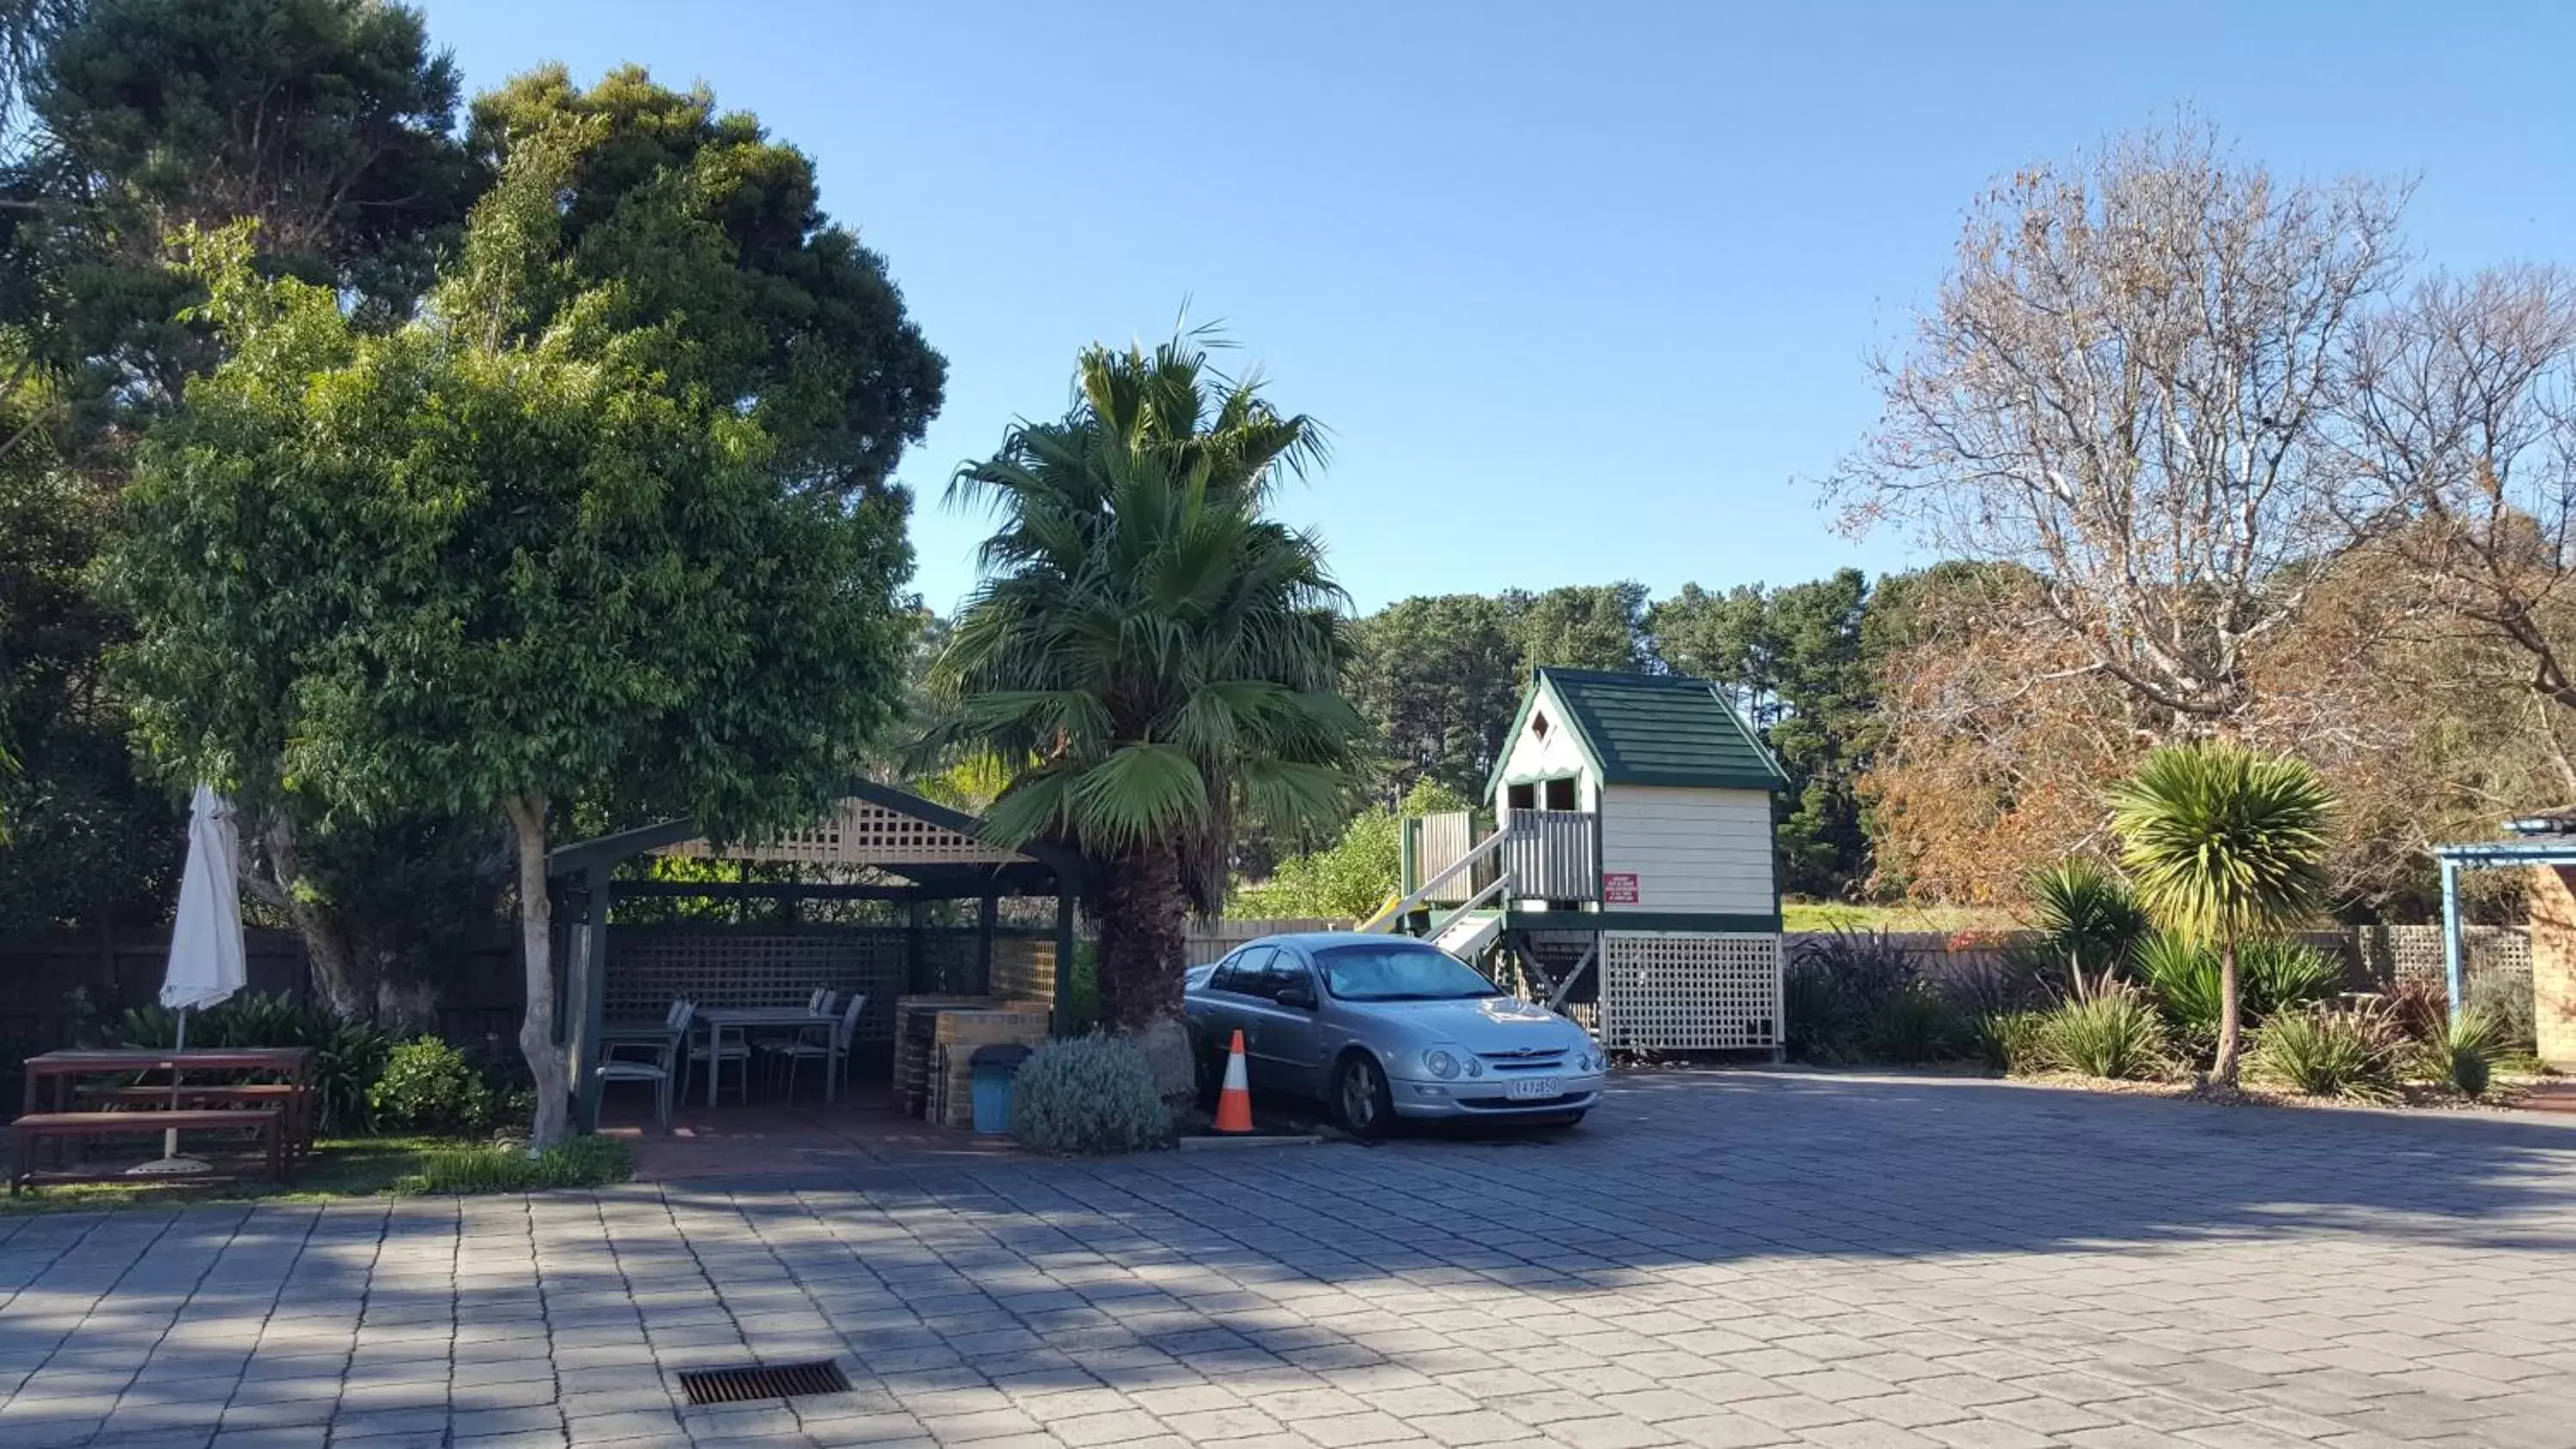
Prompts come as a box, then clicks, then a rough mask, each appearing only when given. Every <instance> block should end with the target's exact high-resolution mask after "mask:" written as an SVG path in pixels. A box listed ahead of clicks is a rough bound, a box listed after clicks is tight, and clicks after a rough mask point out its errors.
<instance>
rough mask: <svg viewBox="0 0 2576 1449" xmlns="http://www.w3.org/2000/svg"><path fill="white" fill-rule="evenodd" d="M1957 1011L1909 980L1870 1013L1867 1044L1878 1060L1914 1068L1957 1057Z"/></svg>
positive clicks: (1959, 1024)
mask: <svg viewBox="0 0 2576 1449" xmlns="http://www.w3.org/2000/svg"><path fill="white" fill-rule="evenodd" d="M1964 1025H1965V1023H1963V1022H1962V1021H1961V1020H1960V1017H1959V1009H1958V1008H1957V1007H1955V1006H1952V1005H1951V1004H1950V1002H1949V999H1948V998H1946V997H1944V996H1943V995H1942V994H1941V993H1940V992H1938V991H1936V990H1934V989H1933V988H1932V987H1931V986H1929V985H1927V984H1925V983H1924V982H1921V981H1909V982H1907V983H1905V984H1904V985H1903V986H1900V987H1898V988H1897V989H1896V990H1894V991H1892V992H1889V993H1888V994H1887V995H1886V996H1885V997H1884V998H1882V999H1881V1000H1880V1001H1879V1003H1878V1009H1877V1010H1875V1011H1873V1012H1871V1013H1870V1018H1869V1030H1868V1035H1867V1041H1868V1045H1869V1051H1870V1054H1871V1055H1872V1056H1874V1057H1876V1058H1877V1059H1879V1060H1880V1061H1888V1062H1902V1063H1905V1064H1907V1065H1914V1064H1918V1063H1922V1062H1933V1061H1941V1060H1944V1059H1946V1058H1948V1057H1952V1056H1955V1055H1957V1054H1958V1052H1959V1048H1960V1037H1961V1036H1962V1035H1963V1030H1962V1028H1963V1027H1964Z"/></svg>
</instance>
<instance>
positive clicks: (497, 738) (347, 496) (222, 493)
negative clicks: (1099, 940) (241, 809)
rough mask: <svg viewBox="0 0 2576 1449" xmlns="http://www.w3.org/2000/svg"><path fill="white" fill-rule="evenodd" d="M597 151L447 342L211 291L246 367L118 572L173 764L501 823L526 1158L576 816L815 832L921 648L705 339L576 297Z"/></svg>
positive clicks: (272, 287) (204, 251) (304, 791)
mask: <svg viewBox="0 0 2576 1449" xmlns="http://www.w3.org/2000/svg"><path fill="white" fill-rule="evenodd" d="M597 134H598V132H597V129H596V128H595V127H592V126H584V125H572V126H567V127H566V128H565V129H563V130H559V131H556V132H553V133H550V134H548V135H545V136H529V137H524V138H521V140H520V142H519V143H518V144H517V145H516V146H515V147H514V149H513V153H512V155H511V156H510V158H509V160H508V163H507V166H506V169H505V170H504V172H503V174H502V177H501V179H500V181H499V183H498V184H497V185H496V187H495V188H494V189H493V191H492V192H491V193H490V194H489V195H487V196H486V198H485V199H484V200H483V201H482V202H481V203H479V204H478V206H477V208H476V211H475V213H474V216H473V219H472V223H471V226H470V228H469V230H468V233H467V237H466V241H465V245H464V249H463V252H462V254H461V255H460V257H459V258H458V260H457V262H456V264H455V265H454V266H453V267H452V268H451V269H450V270H449V271H448V272H447V273H446V275H445V276H444V277H443V279H442V281H441V283H440V285H439V286H438V287H437V289H436V290H435V291H434V292H433V293H432V294H431V296H430V298H429V299H428V302H427V304H426V305H425V306H424V307H423V308H422V310H421V313H420V316H419V317H418V318H417V319H416V320H414V321H412V322H410V323H408V324H406V325H404V326H402V327H400V328H398V329H395V330H393V331H391V332H388V333H381V334H370V333H368V332H366V331H363V330H362V329H361V328H359V327H358V326H356V325H354V324H353V322H352V320H351V318H350V317H349V316H348V315H347V314H346V313H344V312H343V310H342V309H341V308H340V307H339V305H338V303H337V299H336V298H335V297H334V295H333V294H332V293H331V292H330V291H328V290H326V289H324V288H321V287H317V286H312V285H310V284H306V283H303V282H300V281H297V280H294V279H291V278H285V279H277V280H269V281H263V280H262V279H260V277H259V276H258V275H257V274H256V273H255V271H254V270H253V268H252V266H251V261H250V256H249V249H248V246H247V243H246V240H245V236H244V233H243V232H242V231H240V230H230V231H226V232H223V233H218V234H211V235H200V236H198V237H197V238H196V239H195V241H194V244H193V246H192V248H191V250H192V267H191V271H192V273H193V275H195V276H196V277H198V278H199V279H201V280H202V281H203V282H204V283H205V284H206V285H207V286H208V287H209V288H210V289H211V295H212V301H211V304H210V306H209V309H208V310H209V316H210V319H211V320H212V321H213V322H214V324H215V325H216V326H217V327H218V329H219V330H220V332H221V334H222V335H223V338H224V340H225V341H226V342H227V344H228V345H229V348H230V350H231V354H232V355H231V356H230V358H229V359H228V360H227V361H226V362H224V363H223V364H222V365H221V366H220V367H218V368H217V369H216V370H215V371H214V372H213V373H212V374H210V375H209V376H208V377H206V378H204V379H202V380H200V381H199V382H198V383H196V384H195V385H194V386H192V387H191V388H190V390H189V397H188V406H187V408H186V409H185V410H184V411H183V412H182V413H181V414H180V415H178V416H177V417H176V418H175V419H173V420H172V421H171V422H170V423H169V424H168V425H167V426H166V427H165V428H164V429H163V430H162V431H161V432H160V434H159V435H158V436H157V437H156V438H155V440H154V442H153V445H152V447H151V449H150V451H149V453H148V455H147V458H146V466H145V468H144V469H143V472H142V474H141V476H140V477H139V479H138V481H137V483H136V485H135V486H134V488H133V489H132V490H131V500H132V505H133V514H134V530H133V535H132V537H131V539H130V540H129V541H128V542H127V543H126V544H125V545H124V546H123V547H122V548H121V549H120V550H119V551H118V554H117V557H116V559H115V567H114V570H113V572H114V576H115V578H116V580H117V582H118V584H119V586H120V589H121V592H122V594H123V596H124V597H125V598H126V599H127V600H129V601H130V602H131V604H132V606H133V608H134V611H135V615H136V618H137V621H138V625H139V631H140V637H139V638H138V640H137V642H136V643H135V645H134V646H133V648H132V649H131V650H130V651H129V653H128V655H127V656H126V663H127V665H128V667H129V669H130V674H131V677H132V679H133V680H134V682H135V685H136V687H137V689H138V691H139V693H140V695H141V697H142V699H143V701H144V704H143V708H142V710H141V718H142V722H143V725H144V728H145V731H146V737H147V739H148V740H149V742H150V743H151V745H152V747H153V749H154V751H155V753H156V754H157V755H158V756H159V757H160V758H162V759H163V760H165V761H168V762H170V763H172V764H173V765H175V766H177V767H178V768H181V769H183V770H185V771H188V772H190V773H194V774H198V775H201V776H203V777H206V778H210V779H214V780H218V781H220V782H223V783H224V784H226V785H228V786H231V787H233V788H235V789H236V790H239V791H242V792H243V793H245V794H248V795H251V796H253V797H257V796H260V795H263V794H268V793H272V792H278V791H293V792H296V793H298V794H300V795H302V796H305V797H306V798H308V799H309V800H311V801H312V802H314V803H316V804H318V806H319V807H320V808H322V809H323V810H325V811H328V812H345V813H349V814H353V815H357V816H361V817H388V816H397V815H402V814H405V813H413V812H444V813H449V814H453V815H457V816H465V817H472V816H478V815H479V816H483V817H485V818H494V817H497V818H499V819H501V820H504V821H506V822H507V824H508V827H509V830H510V834H511V837H512V839H513V842H514V844H515V847H516V856H517V875H518V908H519V917H520V921H521V924H522V934H523V938H524V947H525V953H526V975H527V1005H526V1014H525V1017H524V1019H523V1022H522V1026H521V1030H520V1034H519V1044H520V1048H521V1051H522V1052H523V1054H524V1055H525V1056H526V1057H527V1059H528V1063H529V1066H530V1067H531V1069H532V1070H533V1072H534V1073H535V1077H536V1083H537V1089H538V1093H539V1108H538V1112H537V1117H536V1121H535V1124H534V1140H535V1142H536V1143H537V1144H538V1145H540V1146H542V1145H544V1144H545V1143H547V1142H549V1141H551V1140H553V1139H554V1138H555V1137H557V1136H558V1135H559V1134H560V1133H561V1132H562V1130H563V1128H564V1123H565V1107H566V1103H567V1101H568V1095H567V1094H568V1091H569V1088H570V1085H571V1084H570V1082H569V1080H568V1076H567V1072H566V1066H565V1062H564V1059H563V1052H562V1049H561V1048H560V1047H559V1046H558V1045H557V1044H556V1042H555V1026H554V1020H553V1014H554V995H555V986H556V983H555V974H554V965H553V958H552V952H551V947H550V941H549V924H550V912H549V907H548V902H547V891H546V876H545V855H546V850H547V848H548V846H549V844H550V843H551V841H552V839H553V829H554V826H555V823H556V822H557V821H558V820H560V819H561V818H563V816H564V815H565V813H566V812H567V811H568V809H569V808H570V807H572V806H573V805H575V804H576V803H583V802H601V801H605V802H610V804H611V806H612V808H616V809H621V810H623V809H632V810H639V811H640V810H646V809H650V810H653V811H656V812H659V813H670V814H688V815H693V816H696V817H698V818H699V819H701V820H704V821H706V822H707V823H708V824H709V826H710V828H711V829H712V830H713V831H714V832H715V833H717V834H719V835H724V834H728V833H733V832H740V831H746V830H752V829H758V828H762V827H765V826H771V825H775V824H778V823H782V822H784V821H786V820H789V819H793V818H797V817H799V816H803V815H806V814H808V813H809V812H811V811H813V810H814V809H817V808H819V807H820V806H821V804H822V803H823V802H824V800H825V799H826V798H827V797H828V795H829V792H830V788H831V787H832V786H833V785H834V784H836V783H837V782H838V781H840V780H841V779H843V778H845V777H846V774H847V772H848V771H850V770H851V769H852V768H853V767H854V766H855V764H856V761H857V758H858V755H859V752H860V750H861V748H862V747H863V746H864V745H865V744H866V742H867V741H868V739H869V737H870V736H871V735H872V734H873V733H874V732H875V731H876V730H877V729H878V728H879V727H880V726H881V725H882V724H883V723H884V722H885V721H887V720H888V719H889V718H890V717H891V715H892V713H893V710H894V707H895V701H896V697H897V694H898V692H899V690H900V687H901V679H902V665H901V652H902V649H903V646H904V643H905V641H906V640H907V639H908V637H909V634H910V631H911V627H912V626H911V621H910V620H909V619H908V618H907V617H906V616H905V615H904V614H903V612H902V610H901V608H900V606H899V603H898V601H897V599H896V597H895V593H894V590H895V587H896V585H897V584H898V583H899V581H900V579H901V577H902V575H903V573H904V572H905V571H906V569H907V568H908V565H909V554H908V551H907V549H906V547H905V545H904V543H903V541H902V539H901V537H900V536H899V534H897V533H895V532H893V531H891V530H889V529H888V527H887V526H886V521H885V519H884V517H883V515H882V514H880V513H878V512H875V511H872V510H866V509H855V510H854V509H850V508H846V507H844V506H843V504H842V502H841V500H840V499H839V498H837V497H835V496H832V495H828V494H821V493H816V492H813V491H808V490H801V489H797V488H793V487H790V486H788V485H787V484H785V483H783V482H782V481H781V480H780V478H779V477H778V475H777V474H776V472H775V471H774V469H773V468H772V467H771V463H772V457H771V454H772V447H773V445H772V442H771V440H770V439H769V437H768V436H767V434H766V433H765V431H764V430H763V429H762V427H761V426H760V425H759V423H758V422H757V421H756V420H755V419H753V418H750V417H746V416H744V415H743V414H742V413H741V412H740V411H738V410H737V409H736V408H735V407H734V406H733V400H732V399H729V398H719V397H714V396H711V395H709V394H708V393H707V392H706V391H705V389H703V388H700V387H689V386H683V385H678V384H675V383H674V381H673V378H674V377H675V376H678V375H685V374H686V373H687V372H688V371H689V370H690V369H689V368H688V367H687V365H686V363H685V354H686V352H687V351H688V349H689V348H690V347H691V346H693V345H694V344H693V343H692V342H691V341H690V340H689V339H688V337H687V336H686V335H685V332H684V330H683V329H681V328H679V327H677V326H673V325H668V324H663V325H645V326H635V325H627V308H626V306H625V299H624V298H623V297H621V296H619V295H618V294H617V292H616V290H615V289H614V288H591V287H586V286H583V285H581V284H580V283H579V281H578V280H577V271H578V268H577V266H575V265H574V264H573V263H572V261H571V260H570V258H569V248H568V245H567V242H566V238H565V235H564V227H563V217H562V215H561V213H560V211H559V209H558V204H557V203H558V198H559V197H561V196H562V195H563V194H564V193H565V190H566V188H567V186H568V184H569V182H570V178H571V177H572V175H573V174H574V172H575V171H576V169H577V168H578V165H579V163H580V159H581V157H582V155H583V147H584V146H585V145H587V144H589V143H591V142H592V141H594V140H595V139H596V138H597Z"/></svg>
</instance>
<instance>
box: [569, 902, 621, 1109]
mask: <svg viewBox="0 0 2576 1449" xmlns="http://www.w3.org/2000/svg"><path fill="white" fill-rule="evenodd" d="M582 878H583V881H584V882H585V884H586V886H587V890H586V891H585V896H586V899H585V900H584V901H583V903H582V904H583V909H584V921H583V926H582V933H581V955H580V964H579V966H578V968H577V972H576V975H575V976H574V982H575V984H576V985H577V986H578V988H579V989H578V990H577V991H575V992H574V993H573V997H572V1012H573V1042H572V1069H573V1073H574V1076H573V1100H574V1102H575V1103H577V1104H578V1110H577V1112H576V1115H575V1120H576V1121H577V1122H578V1123H579V1124H580V1128H581V1130H582V1131H584V1132H596V1131H598V1130H599V1033H600V1018H601V1014H602V1012H603V1011H604V1010H605V1009H606V1003H607V1000H608V903H609V897H610V896H611V895H612V894H613V893H614V891H615V889H616V888H615V887H614V886H612V885H611V884H609V867H608V866H607V865H605V864H602V865H594V866H592V867H590V868H589V869H588V870H586V871H584V872H583V873H582Z"/></svg>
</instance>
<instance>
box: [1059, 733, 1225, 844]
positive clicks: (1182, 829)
mask: <svg viewBox="0 0 2576 1449" xmlns="http://www.w3.org/2000/svg"><path fill="white" fill-rule="evenodd" d="M1207 813H1208V794H1207V781H1206V780H1205V779H1204V778H1203V777H1202V776H1201V775H1200V774H1199V766H1198V762H1197V761H1196V760H1193V759H1191V758H1190V757H1189V754H1188V752H1186V751H1184V750H1181V749H1178V748H1176V747H1174V746H1171V745H1161V744H1150V743H1145V742H1142V741H1139V742H1138V743H1135V744H1130V745H1122V746H1120V747H1119V748H1117V749H1115V750H1112V751H1111V752H1110V753H1109V756H1108V757H1107V758H1106V759H1103V760H1102V761H1101V762H1100V763H1098V764H1096V765H1094V766H1092V767H1091V768H1090V769H1089V770H1086V771H1084V772H1083V774H1082V777H1081V779H1080V780H1079V781H1078V782H1077V783H1076V784H1075V786H1074V788H1073V797H1072V801H1071V814H1072V819H1073V822H1074V826H1075V829H1076V830H1078V831H1079V832H1080V833H1081V836H1082V839H1083V840H1084V841H1085V842H1086V843H1089V844H1091V845H1093V846H1095V847H1097V848H1099V849H1102V850H1108V851H1120V850H1128V849H1133V848H1134V847H1136V846H1140V845H1144V844H1146V843H1148V842H1150V841H1155V840H1169V839H1174V838H1176V837H1179V836H1181V835H1184V834H1186V833H1187V832H1188V831H1189V830H1190V829H1191V827H1193V826H1196V825H1198V824H1199V823H1200V822H1202V821H1204V820H1205V819H1206V818H1207Z"/></svg>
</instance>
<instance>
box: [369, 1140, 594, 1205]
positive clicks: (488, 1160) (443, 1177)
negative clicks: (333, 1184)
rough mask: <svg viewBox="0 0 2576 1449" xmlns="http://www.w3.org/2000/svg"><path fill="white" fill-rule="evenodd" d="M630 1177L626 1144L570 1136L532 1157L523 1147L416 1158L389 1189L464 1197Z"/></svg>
mask: <svg viewBox="0 0 2576 1449" xmlns="http://www.w3.org/2000/svg"><path fill="white" fill-rule="evenodd" d="M634 1173H635V1159H634V1157H633V1155H632V1154H630V1153H629V1152H628V1151H627V1150H626V1144H625V1143H623V1142H620V1141H618V1140H617V1139H616V1138H613V1137H571V1138H566V1139H565V1140H564V1141H561V1142H558V1143H556V1144H555V1145H554V1146H552V1147H549V1148H547V1149H546V1150H545V1151H544V1152H541V1153H539V1154H537V1155H536V1156H534V1157H531V1156H529V1155H528V1150H527V1149H526V1148H524V1147H513V1146H506V1145H493V1146H488V1147H440V1148H434V1149H432V1150H430V1151H428V1152H424V1153H422V1154H421V1155H420V1168H419V1170H418V1171H416V1172H414V1173H412V1174H411V1175H410V1176H407V1177H404V1178H402V1179H401V1180H399V1181H397V1182H395V1183H394V1184H393V1190H394V1191H395V1192H399V1193H424V1194H440V1195H447V1196H463V1195H466V1194H471V1193H484V1192H535V1191H538V1190H540V1189H544V1188H555V1187H604V1186H606V1185H608V1184H609V1183H612V1182H624V1181H625V1180H626V1179H627V1178H629V1177H632V1176H633V1175H634Z"/></svg>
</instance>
